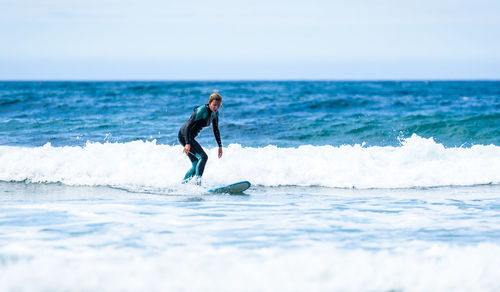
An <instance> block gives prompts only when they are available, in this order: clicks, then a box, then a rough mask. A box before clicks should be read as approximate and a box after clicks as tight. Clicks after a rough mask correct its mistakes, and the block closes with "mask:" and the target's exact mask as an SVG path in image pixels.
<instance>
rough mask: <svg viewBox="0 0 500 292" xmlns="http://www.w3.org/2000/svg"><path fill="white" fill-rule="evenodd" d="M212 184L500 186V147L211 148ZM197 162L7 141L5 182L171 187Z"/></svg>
mask: <svg viewBox="0 0 500 292" xmlns="http://www.w3.org/2000/svg"><path fill="white" fill-rule="evenodd" d="M207 154H208V155H209V161H208V164H207V167H206V169H205V176H204V181H205V183H207V184H208V185H218V184H225V183H231V182H234V181H238V180H249V181H251V182H252V183H253V184H256V185H263V186H279V185H296V186H324V187H339V188H351V187H356V188H406V187H434V186H448V185H457V186H467V185H477V184H491V183H492V184H497V183H500V147H499V146H495V145H474V146H472V147H469V148H462V147H453V148H446V147H444V146H443V145H442V144H439V143H436V142H435V141H434V140H433V139H432V138H428V139H426V138H422V137H419V136H418V135H415V134H414V135H412V136H411V137H410V138H408V139H405V140H403V141H402V143H401V145H400V146H398V147H393V146H384V147H382V146H373V147H364V146H362V145H359V144H356V145H343V146H339V147H334V146H329V145H326V146H312V145H304V146H300V147H298V148H279V147H276V146H273V145H269V146H265V147H260V148H254V147H243V146H241V145H239V144H231V145H229V146H228V147H226V148H225V149H224V155H223V158H222V159H217V149H216V148H211V149H207ZM189 167H190V162H189V160H188V159H187V158H186V157H185V156H184V155H183V154H182V148H181V147H180V146H169V145H158V144H157V143H156V141H150V142H144V141H135V142H129V143H87V144H86V145H85V146H84V147H78V146H74V147H70V146H66V147H52V146H51V145H50V143H47V144H45V145H44V146H42V147H36V148H28V147H15V146H0V180H3V181H16V182H18V181H27V182H35V183H42V182H43V183H63V184H67V185H90V186H97V185H105V186H118V187H153V188H171V187H175V186H178V185H179V183H180V181H181V179H182V178H183V176H184V173H185V171H187V169H188V168H189Z"/></svg>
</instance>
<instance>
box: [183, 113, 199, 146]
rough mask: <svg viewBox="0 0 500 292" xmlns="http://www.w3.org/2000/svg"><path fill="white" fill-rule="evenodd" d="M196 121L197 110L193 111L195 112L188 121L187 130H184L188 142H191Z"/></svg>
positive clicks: (185, 139)
mask: <svg viewBox="0 0 500 292" xmlns="http://www.w3.org/2000/svg"><path fill="white" fill-rule="evenodd" d="M195 121H196V111H194V112H193V114H192V115H191V117H190V118H189V120H188V121H187V125H186V130H185V131H184V141H186V144H191V129H192V128H193V125H194V122H195Z"/></svg>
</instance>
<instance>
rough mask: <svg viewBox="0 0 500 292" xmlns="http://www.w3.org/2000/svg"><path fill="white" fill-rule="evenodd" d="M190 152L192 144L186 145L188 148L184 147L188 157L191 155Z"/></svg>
mask: <svg viewBox="0 0 500 292" xmlns="http://www.w3.org/2000/svg"><path fill="white" fill-rule="evenodd" d="M189 151H191V144H186V146H184V150H183V152H184V153H186V155H189Z"/></svg>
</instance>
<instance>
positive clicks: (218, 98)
mask: <svg viewBox="0 0 500 292" xmlns="http://www.w3.org/2000/svg"><path fill="white" fill-rule="evenodd" d="M214 100H215V101H219V102H220V103H221V105H220V111H221V112H222V115H224V106H223V105H222V96H220V94H218V93H212V94H210V98H209V99H208V104H210V103H211V102H212V101H214Z"/></svg>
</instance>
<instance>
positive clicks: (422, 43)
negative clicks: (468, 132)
mask: <svg viewBox="0 0 500 292" xmlns="http://www.w3.org/2000/svg"><path fill="white" fill-rule="evenodd" d="M247 79H250V80H282V79H294V80H297V79H298V80H314V79H322V80H323V79H328V80H385V79H396V80H408V79H418V80H421V79H424V80H435V79H449V80H455V79H495V80H498V79H500V1H498V0H495V1H489V0H475V1H462V0H454V1H439V0H421V1H389V0H372V1H359V0H350V1H348V0H345V1H337V0H330V1H327V0H309V1H303V0H301V1H296V0H286V1H285V0H252V1H238V0H232V1H230V0H217V1H209V0H205V1H202V0H184V1H169V0H140V1H131V0H80V1H76V0H0V80H247Z"/></svg>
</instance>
